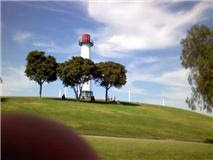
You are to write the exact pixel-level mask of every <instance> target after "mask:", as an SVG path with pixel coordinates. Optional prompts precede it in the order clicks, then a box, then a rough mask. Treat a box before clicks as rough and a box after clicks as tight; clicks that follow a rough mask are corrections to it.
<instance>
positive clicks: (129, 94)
mask: <svg viewBox="0 0 213 160" xmlns="http://www.w3.org/2000/svg"><path fill="white" fill-rule="evenodd" d="M129 102H131V89H130V88H129Z"/></svg>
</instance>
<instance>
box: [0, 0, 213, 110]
mask: <svg viewBox="0 0 213 160" xmlns="http://www.w3.org/2000/svg"><path fill="white" fill-rule="evenodd" d="M212 4H213V2H210V1H205V2H204V1H196V2H192V1H188V2H184V1H182V2H177V1H175V2H168V1H160V2H156V1H151V2H144V1H141V2H140V1H133V2H132V3H130V2H126V1H123V2H122V1H119V2H115V1H109V2H103V1H80V2H77V1H71V2H68V1H65V2H56V1H52V2H39V1H38V2H27V1H25V2H24V1H19V2H18V1H16V2H9V1H8V2H6V1H4V2H1V7H2V10H1V15H2V19H1V34H2V62H1V63H2V64H1V65H2V77H3V95H7V96H38V92H39V86H38V85H37V84H36V83H35V82H32V81H29V80H28V78H27V77H26V76H25V75H24V69H25V65H26V60H25V58H26V56H27V54H28V53H29V52H30V51H32V50H41V51H44V52H46V54H47V55H49V54H50V55H52V56H54V57H55V58H56V60H57V62H63V61H65V60H68V59H69V58H71V57H72V56H80V46H79V45H78V40H79V38H80V36H81V35H82V34H84V33H89V34H90V35H91V38H92V39H93V40H94V46H93V47H92V48H91V56H92V60H93V61H94V62H100V61H108V60H112V61H115V62H118V63H121V64H123V65H125V67H126V69H127V84H126V85H125V86H124V87H122V88H121V89H116V88H112V89H110V91H109V95H110V97H116V99H118V100H122V101H128V90H129V89H131V100H132V101H133V102H143V103H153V104H162V100H164V103H165V105H168V106H175V107H178V108H184V109H187V105H186V103H185V99H186V97H187V96H190V86H189V85H188V82H187V70H185V69H184V68H183V67H182V66H181V62H180V55H181V45H180V41H181V39H182V38H183V37H185V36H186V32H187V30H188V29H189V28H190V27H191V26H192V25H193V24H205V25H207V26H209V27H213V23H212V22H213V21H212V20H213V14H212V13H213V5H212ZM59 90H61V91H62V90H64V88H63V85H62V82H61V81H60V80H59V79H58V80H57V81H56V82H53V83H50V84H47V83H45V84H44V87H43V96H49V97H51V96H53V97H57V96H58V94H59ZM93 91H94V95H95V97H96V98H97V99H99V98H104V89H103V88H102V87H98V86H96V85H95V84H94V83H93ZM67 96H68V97H74V94H73V91H72V90H71V88H67Z"/></svg>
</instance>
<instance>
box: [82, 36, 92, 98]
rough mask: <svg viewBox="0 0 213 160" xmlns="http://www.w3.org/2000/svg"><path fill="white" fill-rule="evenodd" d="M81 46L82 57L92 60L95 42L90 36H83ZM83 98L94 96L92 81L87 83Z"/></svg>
mask: <svg viewBox="0 0 213 160" xmlns="http://www.w3.org/2000/svg"><path fill="white" fill-rule="evenodd" d="M79 45H80V46H81V57H82V58H88V59H91V54H90V48H91V47H92V46H93V41H92V40H91V39H90V35H89V34H83V35H82V36H81V39H80V40H79ZM81 95H82V97H84V98H91V96H93V92H92V83H91V81H88V82H86V83H85V84H84V85H83V88H82V94H81Z"/></svg>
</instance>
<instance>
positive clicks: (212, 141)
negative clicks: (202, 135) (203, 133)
mask: <svg viewBox="0 0 213 160" xmlns="http://www.w3.org/2000/svg"><path fill="white" fill-rule="evenodd" d="M204 143H210V144H213V139H206V140H205V141H204Z"/></svg>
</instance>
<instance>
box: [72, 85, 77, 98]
mask: <svg viewBox="0 0 213 160" xmlns="http://www.w3.org/2000/svg"><path fill="white" fill-rule="evenodd" d="M72 88H73V90H74V93H75V99H76V101H78V89H77V90H76V89H75V87H72Z"/></svg>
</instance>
